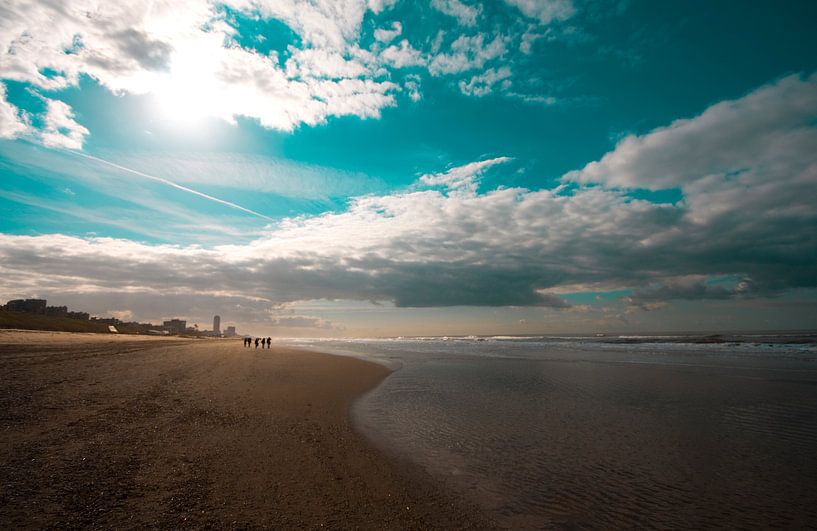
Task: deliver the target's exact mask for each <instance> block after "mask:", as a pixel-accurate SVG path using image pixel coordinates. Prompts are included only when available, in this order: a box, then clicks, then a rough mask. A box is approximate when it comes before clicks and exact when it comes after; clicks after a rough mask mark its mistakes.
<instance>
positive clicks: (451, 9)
mask: <svg viewBox="0 0 817 531" xmlns="http://www.w3.org/2000/svg"><path fill="white" fill-rule="evenodd" d="M431 7H433V8H434V9H436V10H437V11H439V12H440V13H443V14H446V15H448V16H450V17H454V18H456V19H457V22H458V23H459V24H460V25H461V26H467V27H474V26H476V24H477V17H479V15H480V13H482V6H481V5H479V4H476V5H469V4H466V3H464V2H462V1H461V0H431Z"/></svg>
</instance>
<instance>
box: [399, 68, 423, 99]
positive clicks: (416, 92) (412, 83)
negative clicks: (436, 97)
mask: <svg viewBox="0 0 817 531" xmlns="http://www.w3.org/2000/svg"><path fill="white" fill-rule="evenodd" d="M403 87H404V88H405V89H406V91H407V92H408V96H409V98H410V99H411V101H414V102H418V101H420V100H421V99H423V94H422V92H420V76H418V75H416V74H409V75H408V76H406V81H405V82H404V83H403Z"/></svg>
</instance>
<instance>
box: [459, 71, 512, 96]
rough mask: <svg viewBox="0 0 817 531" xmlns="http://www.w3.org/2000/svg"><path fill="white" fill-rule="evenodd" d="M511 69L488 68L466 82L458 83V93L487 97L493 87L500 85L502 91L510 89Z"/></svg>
mask: <svg viewBox="0 0 817 531" xmlns="http://www.w3.org/2000/svg"><path fill="white" fill-rule="evenodd" d="M509 77H511V69H510V68H508V67H507V66H503V67H500V68H489V69H488V70H486V71H485V72H483V73H482V74H478V75H476V76H474V77H472V78H471V79H470V80H469V81H468V82H466V81H465V80H462V81H460V82H459V87H460V91H461V92H462V93H463V94H465V95H466V96H477V97H482V96H487V95H488V94H490V93H491V92H493V91H494V87H495V86H496V85H498V84H501V85H502V87H503V89H505V90H507V89H508V88H510V81H509V80H508V78H509Z"/></svg>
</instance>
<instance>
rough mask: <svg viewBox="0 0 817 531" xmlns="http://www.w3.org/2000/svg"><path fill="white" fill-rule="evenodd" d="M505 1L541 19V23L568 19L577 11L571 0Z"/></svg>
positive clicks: (527, 14) (526, 14)
mask: <svg viewBox="0 0 817 531" xmlns="http://www.w3.org/2000/svg"><path fill="white" fill-rule="evenodd" d="M505 2H506V3H507V4H508V5H511V6H514V7H516V8H517V9H519V11H521V12H522V14H524V15H525V16H526V17H529V18H534V19H537V20H539V22H540V23H541V24H549V23H551V22H552V21H554V20H567V19H568V18H570V17H572V16H573V15H574V14H575V13H576V9H575V7H573V2H572V1H571V0H505Z"/></svg>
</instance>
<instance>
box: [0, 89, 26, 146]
mask: <svg viewBox="0 0 817 531" xmlns="http://www.w3.org/2000/svg"><path fill="white" fill-rule="evenodd" d="M28 130H29V126H28V124H27V123H26V121H25V120H24V119H23V117H22V115H21V114H20V109H18V108H17V107H15V106H14V105H12V104H11V103H10V102H9V101H8V100H7V99H6V86H5V85H3V84H2V83H0V138H16V137H18V136H21V135H23V134H25V133H27V132H28Z"/></svg>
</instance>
